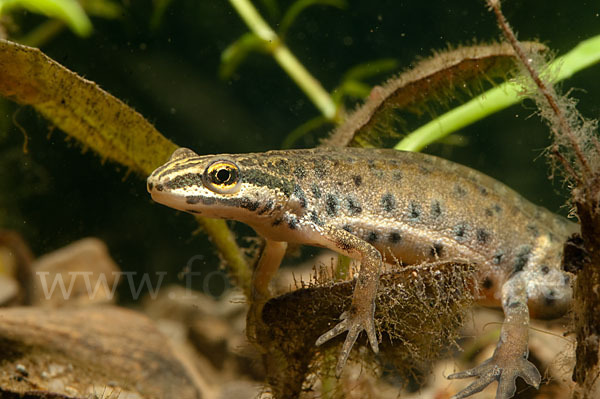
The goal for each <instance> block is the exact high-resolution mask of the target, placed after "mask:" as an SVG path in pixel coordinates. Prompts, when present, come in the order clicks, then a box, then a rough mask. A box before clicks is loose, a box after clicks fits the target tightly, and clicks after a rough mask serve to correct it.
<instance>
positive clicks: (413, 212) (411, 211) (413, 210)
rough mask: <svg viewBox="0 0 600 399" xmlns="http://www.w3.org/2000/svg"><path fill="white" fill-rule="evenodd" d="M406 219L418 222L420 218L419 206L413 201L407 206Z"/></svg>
mask: <svg viewBox="0 0 600 399" xmlns="http://www.w3.org/2000/svg"><path fill="white" fill-rule="evenodd" d="M408 217H409V218H410V219H411V220H414V221H417V220H419V218H420V217H421V206H420V205H419V204H418V203H416V202H415V201H411V202H410V204H409V206H408Z"/></svg>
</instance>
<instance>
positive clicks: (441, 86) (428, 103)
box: [323, 42, 547, 147]
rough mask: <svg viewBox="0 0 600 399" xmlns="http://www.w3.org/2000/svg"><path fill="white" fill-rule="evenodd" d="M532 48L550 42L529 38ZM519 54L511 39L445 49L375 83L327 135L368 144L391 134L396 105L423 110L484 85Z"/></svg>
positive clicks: (342, 142)
mask: <svg viewBox="0 0 600 399" xmlns="http://www.w3.org/2000/svg"><path fill="white" fill-rule="evenodd" d="M524 45H525V46H526V47H527V49H528V50H529V51H532V52H542V51H545V50H547V48H546V47H545V46H544V45H542V44H540V43H535V42H526V43H524ZM515 61H516V58H515V54H514V51H513V49H512V47H511V46H510V45H509V44H507V43H502V44H490V45H477V46H469V47H460V48H457V49H455V50H448V51H441V52H439V53H437V54H435V55H434V56H433V57H431V58H428V59H425V60H423V61H421V62H419V63H417V64H416V65H415V66H414V67H413V68H411V69H409V70H408V71H406V72H404V73H401V74H400V75H398V76H397V77H395V78H392V79H390V80H388V81H387V83H385V84H384V85H382V86H377V87H375V88H374V89H373V90H372V91H371V95H370V96H369V99H368V100H367V101H366V102H365V103H364V104H363V105H362V106H360V107H358V108H357V109H356V111H354V112H353V113H352V114H351V115H350V116H348V118H346V120H345V122H344V123H343V124H342V125H340V126H339V127H338V128H337V129H336V130H334V131H333V133H332V134H331V136H330V137H328V138H327V139H325V140H324V142H323V145H326V146H334V147H345V146H361V147H364V146H369V145H373V142H376V141H377V140H378V137H380V136H386V137H389V136H390V135H391V134H392V132H393V130H395V129H393V128H392V126H391V125H392V123H393V122H394V121H396V120H397V119H398V117H397V116H395V115H394V112H396V111H398V110H402V111H406V112H409V113H412V114H416V115H421V114H423V113H426V112H429V111H430V110H431V109H434V108H435V107H439V105H440V104H446V103H448V102H449V101H451V100H453V99H455V98H456V97H457V96H459V95H460V93H465V92H466V93H467V94H469V95H471V94H472V93H471V92H478V91H481V85H482V83H483V82H484V81H490V80H493V79H496V78H506V77H507V76H509V75H510V72H511V71H513V70H514V69H515Z"/></svg>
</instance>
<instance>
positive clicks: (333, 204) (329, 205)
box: [325, 194, 340, 217]
mask: <svg viewBox="0 0 600 399" xmlns="http://www.w3.org/2000/svg"><path fill="white" fill-rule="evenodd" d="M325 209H326V211H327V214H328V215H329V216H331V217H335V216H337V214H338V211H339V209H340V203H339V200H338V198H337V197H336V196H334V195H331V194H327V197H326V198H325Z"/></svg>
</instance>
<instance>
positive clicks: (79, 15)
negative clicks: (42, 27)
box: [0, 0, 92, 36]
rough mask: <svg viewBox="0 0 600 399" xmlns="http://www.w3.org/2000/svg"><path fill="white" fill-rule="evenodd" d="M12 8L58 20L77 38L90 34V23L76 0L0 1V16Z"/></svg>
mask: <svg viewBox="0 0 600 399" xmlns="http://www.w3.org/2000/svg"><path fill="white" fill-rule="evenodd" d="M13 8H24V9H26V10H28V11H31V12H34V13H37V14H42V15H46V16H48V17H50V18H58V19H60V20H62V21H64V22H65V23H66V24H67V25H68V26H69V27H70V28H71V30H72V31H73V32H75V33H76V34H77V35H79V36H88V35H89V34H90V33H92V23H91V22H90V20H89V18H88V17H87V15H86V14H85V11H84V10H83V8H82V7H81V5H80V4H79V3H78V2H77V1H76V0H0V15H2V14H4V13H6V11H8V10H10V9H13Z"/></svg>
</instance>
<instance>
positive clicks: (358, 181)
mask: <svg viewBox="0 0 600 399" xmlns="http://www.w3.org/2000/svg"><path fill="white" fill-rule="evenodd" d="M352 181H354V185H355V186H356V187H360V185H361V184H362V177H361V176H359V175H355V176H352Z"/></svg>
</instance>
